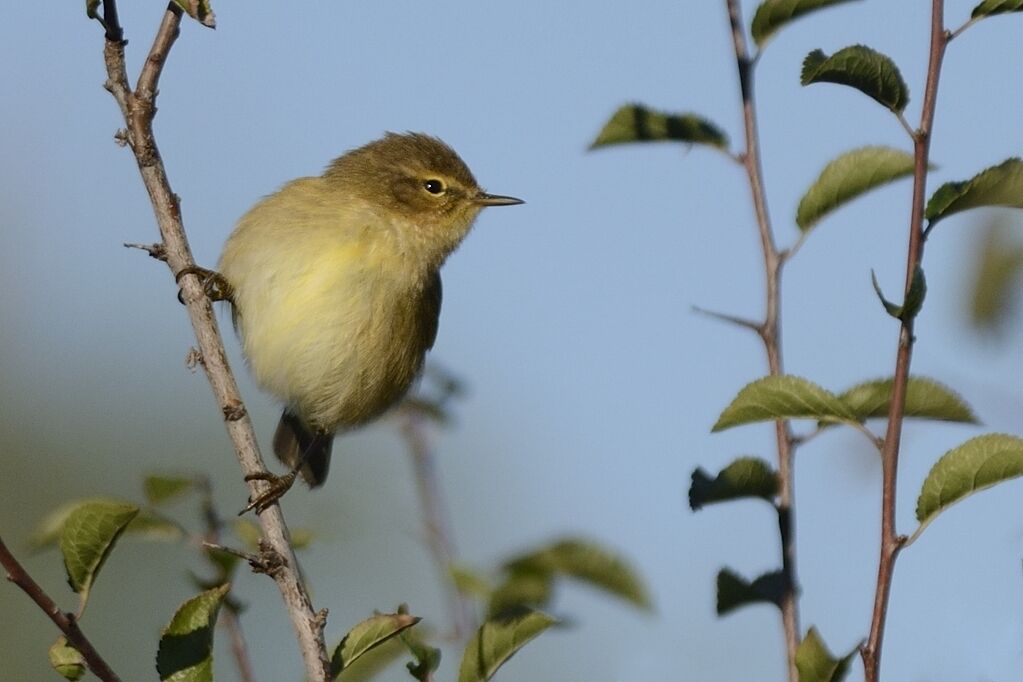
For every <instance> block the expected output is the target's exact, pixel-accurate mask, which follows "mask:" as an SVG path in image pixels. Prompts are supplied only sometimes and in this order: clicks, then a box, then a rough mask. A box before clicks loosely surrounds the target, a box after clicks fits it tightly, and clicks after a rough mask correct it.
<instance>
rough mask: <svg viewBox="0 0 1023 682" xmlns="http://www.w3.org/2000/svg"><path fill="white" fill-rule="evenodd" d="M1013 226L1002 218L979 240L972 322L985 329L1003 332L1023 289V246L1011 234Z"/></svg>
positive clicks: (991, 225) (993, 223) (990, 224)
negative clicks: (1022, 286) (1021, 282)
mask: <svg viewBox="0 0 1023 682" xmlns="http://www.w3.org/2000/svg"><path fill="white" fill-rule="evenodd" d="M1010 227H1011V226H1009V225H1006V224H1004V221H1003V220H1002V219H1001V218H1000V217H999V218H995V219H993V220H992V221H990V222H989V223H988V224H987V225H986V226H985V227H984V228H983V234H982V235H981V237H980V238H978V239H977V240H976V241H977V242H978V247H977V250H976V256H975V258H974V264H973V274H972V275H971V277H970V279H971V284H970V301H969V314H970V322H971V323H972V324H973V326H974V327H975V328H977V329H978V330H980V331H982V332H1000V331H1003V330H1004V329H1005V327H1006V324H1007V323H1008V321H1009V320H1010V319H1011V317H1012V315H1011V313H1012V312H1013V311H1014V309H1015V304H1016V300H1017V298H1018V295H1019V292H1020V290H1021V287H1020V286H1019V284H1020V275H1023V245H1021V243H1020V241H1019V240H1018V239H1013V238H1010V237H1009V236H1008V232H1009V228H1010Z"/></svg>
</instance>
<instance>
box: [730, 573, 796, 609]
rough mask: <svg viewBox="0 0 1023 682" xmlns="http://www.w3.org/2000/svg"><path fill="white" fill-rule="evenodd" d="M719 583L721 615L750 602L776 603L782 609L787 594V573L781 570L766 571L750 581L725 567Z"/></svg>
mask: <svg viewBox="0 0 1023 682" xmlns="http://www.w3.org/2000/svg"><path fill="white" fill-rule="evenodd" d="M717 583H718V584H717V594H718V602H717V612H718V615H719V616H723V615H725V614H726V613H729V612H730V611H734V610H735V609H737V608H739V607H741V606H748V605H750V604H774V605H775V606H777V607H778V608H779V609H780V608H781V600H782V597H783V596H784V595H785V584H786V581H785V574H784V573H782V572H781V571H772V572H770V573H765V574H764V575H762V576H760V577H759V578H757V579H756V580H754V581H753V582H748V581H747V580H746V579H745V578H743V577H742V576H739V575H737V574H735V573H733V572H732V571H730V570H728V569H727V568H724V569H721V570H720V571H718V580H717Z"/></svg>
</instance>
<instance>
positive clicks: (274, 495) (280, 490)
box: [238, 469, 298, 516]
mask: <svg viewBox="0 0 1023 682" xmlns="http://www.w3.org/2000/svg"><path fill="white" fill-rule="evenodd" d="M296 476H298V470H297V469H292V470H291V471H289V472H288V473H286V474H284V475H283V476H278V475H276V474H272V473H270V472H269V471H261V472H259V473H257V474H249V475H248V476H246V477H245V480H246V481H266V482H267V483H269V486H268V487H267V489H266V490H264V491H263V492H262V493H260V494H259V495H256V496H255V497H252V496H249V503H248V504H247V505H246V506H245V509H242V510H241V511H240V512H238V516H241V515H242V514H244V513H245V512H248V511H252V510H255V512H256V513H257V514H262V513H263V511H264V510H265V509H267V508H268V507H270V506H272V505H274V504H277V501H278V500H280V499H281V498H282V497H284V493H286V492H288V491H289V490H291V486H293V485H295V477H296Z"/></svg>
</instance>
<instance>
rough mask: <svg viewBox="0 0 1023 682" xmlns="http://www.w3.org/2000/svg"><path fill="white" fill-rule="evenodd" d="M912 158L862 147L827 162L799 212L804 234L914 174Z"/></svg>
mask: <svg viewBox="0 0 1023 682" xmlns="http://www.w3.org/2000/svg"><path fill="white" fill-rule="evenodd" d="M913 164H914V161H913V155H912V154H910V153H909V152H904V151H901V150H898V149H893V148H891V147H860V148H859V149H853V150H852V151H849V152H846V153H845V154H842V155H841V156H839V157H838V158H836V159H835V160H833V161H831V162H830V163H828V165H827V166H825V167H824V170H822V171H821V174H820V176H818V178H817V180H816V181H815V182H814V183H813V185H812V186H811V187H810V189H808V190H807V191H806V194H804V195H803V198H802V199H801V200H800V202H799V208H798V210H797V211H796V224H797V225H799V229H800V230H802V231H803V232H806V231H807V230H809V229H811V228H812V227H813V226H814V225H816V224H817V223H818V222H819V221H820V220H821V219H822V218H823V217H824V216H826V215H828V214H829V213H831V212H832V211H834V210H835V209H836V208H839V207H840V206H842V205H844V204H846V203H848V202H850V201H852V200H853V199H855V198H856V197H858V196H860V195H862V194H865V193H867V192H869V191H870V190H872V189H876V188H878V187H881V186H883V185H887V184H888V183H890V182H894V181H895V180H898V179H900V178H904V177H906V176H908V175H912V174H913Z"/></svg>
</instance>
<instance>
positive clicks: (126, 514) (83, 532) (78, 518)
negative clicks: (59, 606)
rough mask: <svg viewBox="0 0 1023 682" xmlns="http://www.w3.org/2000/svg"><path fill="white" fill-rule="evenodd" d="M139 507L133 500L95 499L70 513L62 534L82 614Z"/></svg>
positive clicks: (70, 580) (71, 577)
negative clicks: (118, 542)
mask: <svg viewBox="0 0 1023 682" xmlns="http://www.w3.org/2000/svg"><path fill="white" fill-rule="evenodd" d="M138 513H139V508H138V507H136V506H135V505H132V504H127V503H123V502H110V501H92V502H86V503H84V504H80V505H78V506H77V507H75V508H74V509H73V510H72V511H71V513H70V514H68V516H67V518H66V520H65V521H64V525H63V529H62V530H61V534H60V551H61V554H63V555H64V567H65V568H66V569H67V576H68V584H69V585H71V589H72V590H74V591H75V592H77V593H78V595H79V598H80V606H79V610H78V612H79V615H81V612H82V611H83V610H84V609H85V604H86V602H87V601H88V599H89V590H90V589H91V588H92V584H93V582H95V580H96V576H97V575H99V571H100V569H101V568H102V567H103V562H105V561H106V559H107V557H108V556H109V555H110V551H111V550H112V549H113V548H114V545H115V544H116V543H117V539H118V538H119V537H120V536H121V533H123V532H124V529H125V528H126V527H127V526H128V524H129V523H130V522H131V520H132V519H134V518H135V516H136V515H137V514H138Z"/></svg>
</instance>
